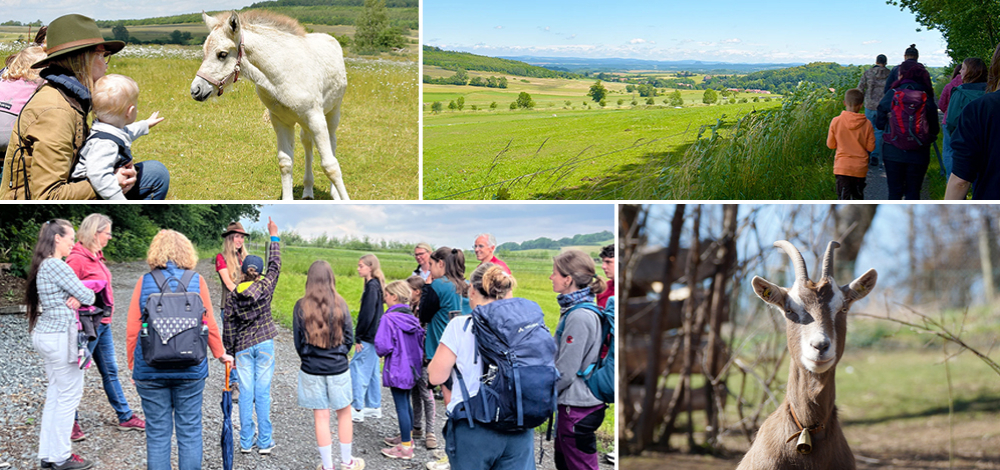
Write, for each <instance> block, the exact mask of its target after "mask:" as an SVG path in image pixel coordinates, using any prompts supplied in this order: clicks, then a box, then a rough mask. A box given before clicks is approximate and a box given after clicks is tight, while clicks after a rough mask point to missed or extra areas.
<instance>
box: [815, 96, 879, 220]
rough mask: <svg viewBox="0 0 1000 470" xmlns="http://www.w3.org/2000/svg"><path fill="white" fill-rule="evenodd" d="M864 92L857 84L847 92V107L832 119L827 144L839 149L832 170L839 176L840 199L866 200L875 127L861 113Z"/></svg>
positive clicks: (838, 191)
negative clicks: (866, 178) (866, 182)
mask: <svg viewBox="0 0 1000 470" xmlns="http://www.w3.org/2000/svg"><path fill="white" fill-rule="evenodd" d="M864 101H865V95H864V93H862V92H861V90H858V89H857V88H852V89H850V90H847V93H845V94H844V107H845V108H847V109H846V110H845V111H841V113H840V116H837V117H835V118H833V120H832V121H830V133H829V134H827V137H826V146H827V147H830V148H831V149H836V150H837V153H836V154H835V155H834V157H833V158H834V160H833V174H834V176H836V178H837V199H840V200H848V201H849V200H857V201H860V200H864V198H865V176H866V175H867V174H868V154H869V153H870V152H871V151H872V150H875V130H874V129H873V128H872V125H871V122H869V121H868V119H867V118H865V115H864V114H860V113H858V111H860V110H861V106H862V104H863V103H864Z"/></svg>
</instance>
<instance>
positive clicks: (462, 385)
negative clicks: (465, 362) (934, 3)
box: [446, 316, 482, 428]
mask: <svg viewBox="0 0 1000 470" xmlns="http://www.w3.org/2000/svg"><path fill="white" fill-rule="evenodd" d="M471 321H472V317H471V316H470V317H469V318H468V319H466V320H465V325H464V326H463V327H462V331H468V329H469V323H470V322H471ZM472 344H473V345H474V346H475V351H476V356H475V357H476V358H475V360H474V361H473V362H478V361H479V347H478V345H477V343H476V336H475V335H473V336H472ZM452 368H453V369H455V378H456V379H458V387H459V389H461V391H462V403H459V406H461V405H465V414H466V418H467V419H468V421H469V427H470V428H474V427H476V425H475V424H473V422H472V412H471V411H470V409H469V408H468V404H469V401H470V399H469V389H468V388H466V386H465V378H463V377H462V371H460V370H458V364H455V365H454V366H452ZM480 393H482V387H480ZM446 405H447V404H446Z"/></svg>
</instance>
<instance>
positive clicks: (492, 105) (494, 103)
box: [490, 101, 497, 109]
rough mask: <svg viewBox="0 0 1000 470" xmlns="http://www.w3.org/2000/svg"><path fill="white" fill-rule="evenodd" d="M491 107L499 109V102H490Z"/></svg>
mask: <svg viewBox="0 0 1000 470" xmlns="http://www.w3.org/2000/svg"><path fill="white" fill-rule="evenodd" d="M490 109H497V102H496V101H494V102H492V103H490Z"/></svg>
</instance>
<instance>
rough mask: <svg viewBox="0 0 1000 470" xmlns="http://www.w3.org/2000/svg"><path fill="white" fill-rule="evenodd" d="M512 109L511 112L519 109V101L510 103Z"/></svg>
mask: <svg viewBox="0 0 1000 470" xmlns="http://www.w3.org/2000/svg"><path fill="white" fill-rule="evenodd" d="M510 109H511V111H513V110H515V109H517V101H511V102H510Z"/></svg>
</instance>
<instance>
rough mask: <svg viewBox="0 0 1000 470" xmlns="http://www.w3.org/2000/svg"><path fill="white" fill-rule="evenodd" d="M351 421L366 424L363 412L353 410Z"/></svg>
mask: <svg viewBox="0 0 1000 470" xmlns="http://www.w3.org/2000/svg"><path fill="white" fill-rule="evenodd" d="M351 421H354V422H355V423H363V422H365V414H364V413H362V412H361V410H355V409H354V408H351Z"/></svg>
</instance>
